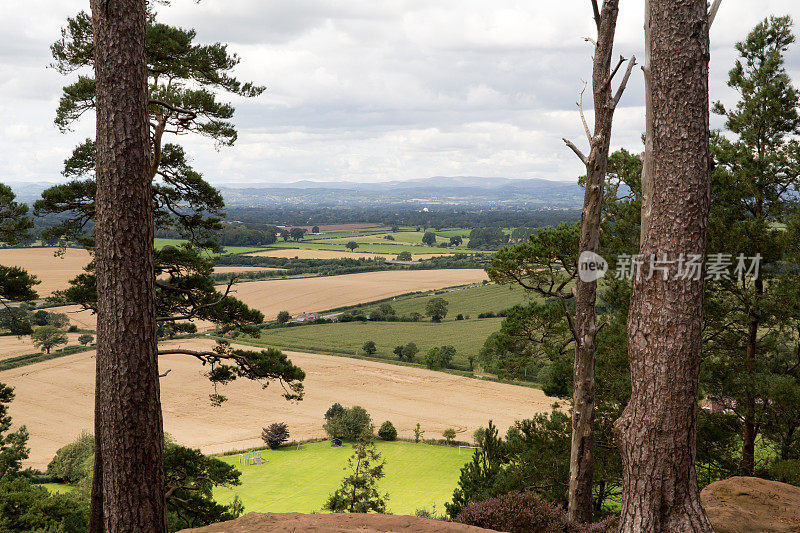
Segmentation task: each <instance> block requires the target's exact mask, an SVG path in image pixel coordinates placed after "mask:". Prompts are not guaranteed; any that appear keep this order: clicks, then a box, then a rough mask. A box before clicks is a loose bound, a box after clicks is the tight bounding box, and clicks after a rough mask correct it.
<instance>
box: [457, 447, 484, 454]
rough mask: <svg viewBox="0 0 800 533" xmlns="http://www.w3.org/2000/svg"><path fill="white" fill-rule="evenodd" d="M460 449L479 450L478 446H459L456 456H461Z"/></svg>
mask: <svg viewBox="0 0 800 533" xmlns="http://www.w3.org/2000/svg"><path fill="white" fill-rule="evenodd" d="M461 448H468V449H470V450H480V449H481V447H480V446H459V447H458V455H461Z"/></svg>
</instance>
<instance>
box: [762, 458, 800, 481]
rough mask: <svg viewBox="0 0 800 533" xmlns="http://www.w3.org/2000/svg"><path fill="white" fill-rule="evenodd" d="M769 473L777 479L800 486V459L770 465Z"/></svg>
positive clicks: (772, 477)
mask: <svg viewBox="0 0 800 533" xmlns="http://www.w3.org/2000/svg"><path fill="white" fill-rule="evenodd" d="M768 473H769V477H770V478H771V479H774V480H775V481H780V482H781V483H788V484H789V485H794V486H795V487H800V459H788V460H785V461H778V462H776V463H774V464H773V465H772V466H770V467H769V470H768Z"/></svg>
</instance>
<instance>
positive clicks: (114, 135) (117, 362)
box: [91, 0, 166, 533]
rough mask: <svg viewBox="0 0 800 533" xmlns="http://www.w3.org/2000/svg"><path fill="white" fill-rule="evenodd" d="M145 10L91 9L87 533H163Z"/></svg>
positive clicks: (134, 2) (110, 1) (120, 0)
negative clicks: (91, 365)
mask: <svg viewBox="0 0 800 533" xmlns="http://www.w3.org/2000/svg"><path fill="white" fill-rule="evenodd" d="M145 4H146V2H145V0H92V20H93V27H94V55H95V76H96V83H97V96H96V98H97V172H96V174H97V178H96V179H97V196H96V205H97V212H96V224H97V225H96V230H95V237H96V255H95V260H96V265H97V266H96V271H97V293H98V298H97V306H98V309H97V375H96V380H97V382H96V396H95V402H96V404H95V405H96V408H95V417H96V422H95V430H96V435H95V445H96V448H97V451H96V454H97V455H96V457H97V467H96V470H95V475H94V484H93V487H92V504H93V509H92V514H91V517H92V519H93V521H92V524H91V531H92V532H98V531H106V532H108V533H116V532H123V531H124V532H143V533H144V532H146V533H158V532H165V531H166V513H165V501H164V463H163V445H164V436H163V426H162V419H161V402H160V396H159V383H158V361H157V355H156V351H157V348H156V322H155V284H154V282H155V279H154V259H153V254H154V251H153V211H152V209H153V208H152V191H151V182H150V166H151V161H150V139H149V129H148V128H149V126H148V117H147V105H148V92H147V70H146V64H145ZM98 506H100V508H101V509H102V512H101V511H99V509H98ZM101 517H102V522H100V521H99V519H100V518H101Z"/></svg>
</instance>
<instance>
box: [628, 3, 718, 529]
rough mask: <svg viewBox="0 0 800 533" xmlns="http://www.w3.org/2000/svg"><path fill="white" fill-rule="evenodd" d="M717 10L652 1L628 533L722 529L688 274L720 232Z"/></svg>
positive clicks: (696, 301)
mask: <svg viewBox="0 0 800 533" xmlns="http://www.w3.org/2000/svg"><path fill="white" fill-rule="evenodd" d="M718 7H719V4H718V2H717V3H716V4H715V8H714V10H713V11H714V12H716V8H718ZM706 8H707V5H706V0H649V2H648V6H647V9H646V11H647V16H648V19H647V21H646V22H645V28H646V39H647V40H648V43H647V51H648V55H649V57H648V62H647V65H646V79H647V84H648V90H649V91H650V92H651V94H649V95H648V120H650V123H649V124H648V127H647V135H648V136H649V138H648V139H647V141H648V143H647V150H648V152H647V153H646V155H645V172H644V174H643V176H642V179H643V184H642V189H643V191H646V194H647V196H648V198H647V199H646V201H645V203H644V205H643V211H642V217H643V220H642V228H643V232H642V233H643V234H642V242H641V254H642V268H641V271H640V272H639V275H638V276H637V279H636V281H635V283H634V290H633V295H632V297H631V307H630V313H629V316H628V354H629V358H630V369H631V387H632V395H631V399H630V403H629V404H628V406H627V407H626V409H625V412H624V413H623V415H622V417H620V419H619V420H618V421H617V423H616V426H615V431H616V435H617V440H618V443H619V446H620V451H621V454H622V463H623V498H622V514H621V522H620V529H619V531H620V532H623V533H628V532H630V533H633V532H636V533H641V532H662V531H663V532H667V531H670V532H671V531H682V532H683V531H687V532H688V531H691V532H711V531H712V528H711V524H710V523H709V521H708V518H707V517H706V514H705V511H704V510H703V507H702V504H701V502H700V491H699V489H698V487H697V477H696V472H695V455H696V447H695V438H696V431H697V430H696V427H697V411H698V401H697V399H698V387H699V370H700V350H701V342H702V338H701V323H702V316H703V295H704V285H705V282H704V279H703V277H704V273H703V272H700V274H699V275H694V274H690V275H686V274H687V271H686V266H685V263H681V258H683V260H687V259H689V258H692V256H696V257H700V258H702V257H703V256H704V254H705V251H706V242H707V234H708V216H709V205H710V172H709V157H710V155H709V146H708V144H709V114H708V61H709V25H710V21H711V20H712V19H713V17H712V16H709V14H707V12H706ZM645 182H646V183H645ZM654 266H655V267H656V268H653V267H654Z"/></svg>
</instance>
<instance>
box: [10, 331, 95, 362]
mask: <svg viewBox="0 0 800 533" xmlns="http://www.w3.org/2000/svg"><path fill="white" fill-rule="evenodd" d="M79 336H80V333H67V339H68V342H67V344H66V345H65V346H73V345H77V344H78V337H79ZM58 348H61V346H59V347H58ZM38 351H39V348H37V347H36V346H34V345H33V339H32V338H31V337H30V336H24V337H16V336H14V335H3V336H2V337H0V361H2V360H3V359H9V358H11V357H17V356H19V355H28V354H32V353H37V352H38ZM53 351H57V349H56V348H54V349H53Z"/></svg>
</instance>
